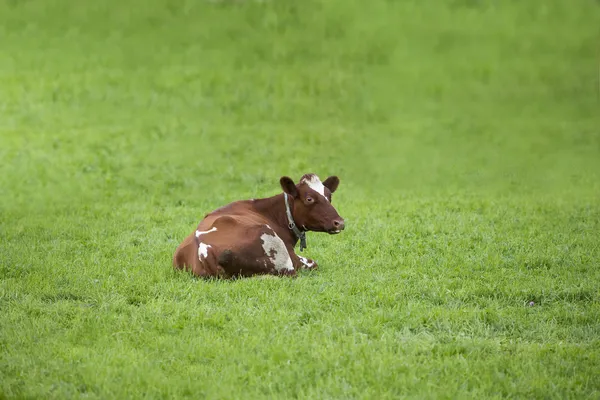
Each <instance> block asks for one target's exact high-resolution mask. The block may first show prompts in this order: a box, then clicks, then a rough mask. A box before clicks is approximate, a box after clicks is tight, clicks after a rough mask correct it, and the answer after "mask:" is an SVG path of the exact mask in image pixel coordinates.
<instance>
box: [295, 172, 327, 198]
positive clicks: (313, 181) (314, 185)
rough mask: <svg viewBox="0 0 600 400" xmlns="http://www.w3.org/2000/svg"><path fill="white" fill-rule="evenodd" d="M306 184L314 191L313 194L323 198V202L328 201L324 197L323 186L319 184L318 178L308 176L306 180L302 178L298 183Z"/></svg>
mask: <svg viewBox="0 0 600 400" xmlns="http://www.w3.org/2000/svg"><path fill="white" fill-rule="evenodd" d="M302 182H304V183H306V184H307V185H308V187H309V188H311V189H312V190H314V191H315V192H317V193H319V194H320V195H321V196H323V197H324V198H325V200H327V201H329V199H327V197H325V186H323V183H322V182H321V180H320V179H319V177H318V176H316V175H310V176H309V177H308V179H307V178H304V179H302V180H301V181H300V183H302Z"/></svg>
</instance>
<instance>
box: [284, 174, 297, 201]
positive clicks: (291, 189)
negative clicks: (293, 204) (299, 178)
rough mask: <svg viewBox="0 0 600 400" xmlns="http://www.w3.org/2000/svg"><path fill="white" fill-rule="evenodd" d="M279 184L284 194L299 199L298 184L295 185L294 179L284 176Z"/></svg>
mask: <svg viewBox="0 0 600 400" xmlns="http://www.w3.org/2000/svg"><path fill="white" fill-rule="evenodd" d="M279 183H280V184H281V188H282V189H283V191H284V192H286V193H287V194H289V195H290V196H292V197H298V189H296V184H295V183H294V181H293V180H292V178H290V177H287V176H282V177H281V179H280V180H279Z"/></svg>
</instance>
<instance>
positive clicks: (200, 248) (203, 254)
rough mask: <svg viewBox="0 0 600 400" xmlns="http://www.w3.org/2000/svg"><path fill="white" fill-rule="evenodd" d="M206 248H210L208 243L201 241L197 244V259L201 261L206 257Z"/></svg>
mask: <svg viewBox="0 0 600 400" xmlns="http://www.w3.org/2000/svg"><path fill="white" fill-rule="evenodd" d="M208 249H210V244H206V243H202V242H200V244H199V245H198V259H199V260H200V261H202V258H206V257H208Z"/></svg>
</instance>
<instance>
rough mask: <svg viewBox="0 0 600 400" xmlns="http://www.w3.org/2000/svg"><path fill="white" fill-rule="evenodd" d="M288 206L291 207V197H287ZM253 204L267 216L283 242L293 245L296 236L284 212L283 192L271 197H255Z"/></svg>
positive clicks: (296, 238)
mask: <svg viewBox="0 0 600 400" xmlns="http://www.w3.org/2000/svg"><path fill="white" fill-rule="evenodd" d="M289 202H290V207H292V202H293V200H292V199H289ZM253 206H254V207H255V208H256V210H257V211H258V212H259V213H260V214H261V215H264V216H265V217H267V218H268V219H269V220H270V221H272V223H273V224H275V225H276V227H275V226H272V228H275V229H277V233H278V235H279V236H280V237H281V239H282V240H283V241H284V242H285V243H289V244H291V245H292V246H295V245H296V243H297V242H298V237H297V236H296V235H295V234H294V233H293V232H292V231H291V230H290V229H289V222H288V217H287V214H286V212H285V198H284V195H283V193H281V194H278V195H275V196H273V197H267V198H264V199H256V200H254V202H253Z"/></svg>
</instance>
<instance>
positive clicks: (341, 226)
mask: <svg viewBox="0 0 600 400" xmlns="http://www.w3.org/2000/svg"><path fill="white" fill-rule="evenodd" d="M333 226H335V227H336V229H339V230H342V229H344V221H343V220H339V219H336V220H334V221H333Z"/></svg>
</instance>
